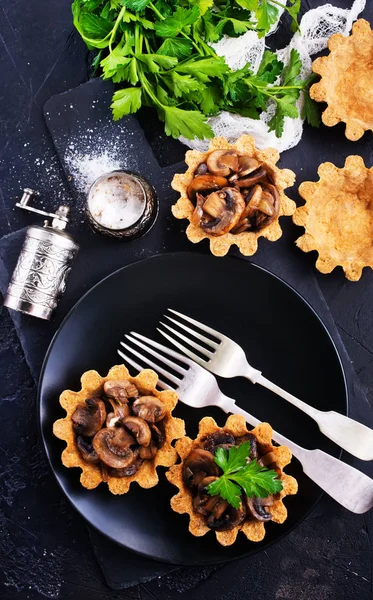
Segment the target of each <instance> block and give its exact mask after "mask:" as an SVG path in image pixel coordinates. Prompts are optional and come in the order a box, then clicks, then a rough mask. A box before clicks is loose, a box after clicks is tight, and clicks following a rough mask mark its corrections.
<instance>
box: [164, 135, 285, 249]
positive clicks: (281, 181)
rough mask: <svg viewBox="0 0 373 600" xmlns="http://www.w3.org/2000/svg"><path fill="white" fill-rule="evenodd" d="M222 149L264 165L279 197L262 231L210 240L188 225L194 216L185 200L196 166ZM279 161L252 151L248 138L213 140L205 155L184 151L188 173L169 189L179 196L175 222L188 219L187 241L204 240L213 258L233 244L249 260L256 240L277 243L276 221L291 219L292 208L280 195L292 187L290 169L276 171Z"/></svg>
mask: <svg viewBox="0 0 373 600" xmlns="http://www.w3.org/2000/svg"><path fill="white" fill-rule="evenodd" d="M223 148H227V149H228V148H232V149H235V150H236V151H237V153H238V154H239V155H240V156H242V155H245V154H246V155H249V156H251V157H253V158H256V159H257V160H258V161H259V162H261V163H265V164H266V166H267V167H268V170H269V171H270V173H271V175H272V177H273V180H274V184H275V186H276V187H277V189H278V192H279V195H280V212H279V216H278V217H277V219H276V220H275V221H273V222H272V223H270V225H268V226H267V227H263V229H260V230H259V231H257V232H252V231H244V232H243V233H235V234H234V233H226V234H224V235H222V236H212V235H209V234H207V233H205V232H204V231H203V230H202V229H201V227H199V226H198V225H194V224H193V223H191V222H190V220H191V218H192V215H193V212H194V205H193V203H192V202H191V201H190V200H189V198H188V194H187V188H188V185H189V184H190V183H191V181H192V180H193V179H194V173H195V170H196V168H197V167H198V165H199V164H200V163H201V162H205V160H206V158H207V156H208V155H209V154H211V152H212V151H213V150H218V149H223ZM279 158H280V153H279V152H278V150H275V149H274V148H266V149H265V150H258V149H257V148H256V147H255V140H254V138H253V137H252V136H250V135H241V136H240V137H239V138H238V140H237V141H236V142H235V143H234V144H230V143H229V142H228V141H227V140H226V138H224V137H216V138H214V139H213V140H212V141H211V143H210V147H209V150H208V151H207V152H199V151H198V150H188V151H187V153H186V155H185V162H186V164H187V165H188V170H187V171H186V172H185V173H182V174H180V173H177V174H176V175H175V176H174V178H173V180H172V182H171V186H172V187H173V189H174V190H176V191H177V192H179V193H180V198H179V200H178V201H177V202H176V204H174V205H173V206H172V209H171V210H172V214H173V215H174V217H176V218H177V219H188V221H189V225H188V227H187V230H186V235H187V237H188V239H189V240H190V241H191V242H193V243H194V244H196V243H198V242H200V241H201V240H203V239H206V238H207V239H208V240H209V241H210V250H211V253H212V254H214V255H215V256H224V255H225V254H227V252H228V251H229V248H230V247H231V246H232V245H234V244H236V246H237V247H238V248H239V250H240V252H241V253H242V254H243V255H244V256H251V255H252V254H255V252H256V251H257V249H258V239H259V238H260V237H264V238H266V239H267V240H270V241H271V242H275V241H276V240H278V239H279V238H280V237H281V235H282V229H281V226H280V223H279V217H281V216H291V215H292V214H293V213H294V211H295V208H296V204H295V202H293V200H290V198H288V197H287V196H286V195H285V194H284V189H285V188H288V187H290V186H292V185H293V184H294V181H295V173H293V171H290V169H279V168H278V167H276V163H277V162H278V160H279Z"/></svg>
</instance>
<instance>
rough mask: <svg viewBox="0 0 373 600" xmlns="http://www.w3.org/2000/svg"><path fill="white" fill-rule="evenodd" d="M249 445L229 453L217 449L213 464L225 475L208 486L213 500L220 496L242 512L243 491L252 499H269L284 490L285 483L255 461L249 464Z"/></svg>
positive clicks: (235, 448) (273, 472) (248, 443)
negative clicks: (240, 508)
mask: <svg viewBox="0 0 373 600" xmlns="http://www.w3.org/2000/svg"><path fill="white" fill-rule="evenodd" d="M249 454H250V442H244V443H243V444H240V445H239V446H238V447H235V446H232V448H229V450H228V451H227V450H224V448H218V449H217V451H216V453H215V457H214V460H215V462H216V464H217V465H218V466H219V467H220V468H221V470H222V471H223V474H222V475H221V476H220V477H219V478H218V479H216V480H215V481H213V482H212V483H210V484H209V485H208V486H207V491H208V493H209V494H210V496H217V495H219V496H221V497H222V498H224V500H226V501H227V502H229V504H231V505H232V506H233V507H234V508H239V506H240V502H241V495H242V490H243V491H244V493H245V494H246V495H247V496H249V498H252V497H253V496H255V497H257V498H266V497H267V496H269V495H270V494H276V493H277V492H280V491H281V490H282V481H281V479H279V477H278V474H277V473H276V471H273V470H271V469H267V468H266V467H262V466H261V465H259V464H258V463H257V461H256V460H255V459H254V460H253V461H251V462H250V463H248V462H247V458H248V456H249Z"/></svg>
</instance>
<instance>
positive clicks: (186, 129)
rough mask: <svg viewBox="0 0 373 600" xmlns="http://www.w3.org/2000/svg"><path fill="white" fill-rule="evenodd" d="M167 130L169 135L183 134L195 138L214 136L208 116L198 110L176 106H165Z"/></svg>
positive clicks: (175, 136) (191, 138) (177, 136)
mask: <svg viewBox="0 0 373 600" xmlns="http://www.w3.org/2000/svg"><path fill="white" fill-rule="evenodd" d="M164 118H165V130H166V133H167V135H172V137H174V138H179V137H180V136H181V135H182V136H183V137H185V138H188V139H190V140H193V139H195V138H198V139H204V138H206V139H209V138H213V137H214V132H213V131H212V129H211V127H210V125H208V124H207V123H206V117H205V115H204V114H203V113H201V112H199V111H198V110H183V109H181V108H177V107H176V106H167V107H166V106H165V107H164Z"/></svg>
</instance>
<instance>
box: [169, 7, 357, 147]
mask: <svg viewBox="0 0 373 600" xmlns="http://www.w3.org/2000/svg"><path fill="white" fill-rule="evenodd" d="M365 4H366V0H355V1H354V2H353V4H352V6H351V9H343V8H337V7H336V6H332V5H331V4H325V5H324V6H319V7H318V8H314V9H312V10H309V11H308V12H307V13H306V14H305V15H304V16H303V17H302V20H301V22H300V32H297V33H295V34H294V36H293V38H292V40H291V42H290V44H289V45H288V46H287V47H286V48H283V49H282V50H278V51H277V55H278V57H279V58H280V60H282V61H283V62H284V63H286V62H287V60H288V57H289V54H290V50H291V49H292V48H296V49H297V50H298V52H299V54H300V57H301V60H302V64H303V69H302V73H301V75H302V77H306V76H307V75H309V74H310V73H311V67H312V60H311V56H312V55H313V54H316V53H317V52H320V50H323V49H324V48H326V45H327V41H328V39H329V38H330V36H331V35H333V34H334V33H341V34H343V35H348V34H349V33H350V31H351V27H352V23H353V22H354V21H355V20H356V19H357V17H358V15H359V14H360V13H361V12H362V11H363V10H364V8H365ZM282 13H283V10H281V12H279V19H278V20H280V18H281V15H282ZM277 25H278V22H277V23H275V25H273V27H272V29H271V31H270V33H269V34H268V35H270V34H271V33H273V32H274V31H275V30H276V28H277ZM214 48H215V50H216V52H217V54H219V55H220V56H224V57H225V59H226V61H227V63H228V65H229V66H230V67H231V68H232V69H240V68H241V67H243V66H244V65H245V64H246V63H247V62H249V63H250V64H251V65H252V70H253V71H254V72H256V71H257V69H258V67H259V65H260V62H261V60H262V56H263V53H264V50H265V38H261V39H259V38H258V36H257V34H256V33H255V31H248V32H247V33H245V34H244V35H242V36H241V37H239V38H229V37H224V38H223V39H222V40H220V41H219V42H218V43H217V44H215V45H214ZM302 104H303V98H302V95H301V97H300V98H299V100H298V103H297V106H298V111H299V114H300V113H301V110H302ZM273 111H274V107H273V106H272V107H271V106H268V110H267V111H266V112H263V113H262V114H261V115H260V119H259V120H254V119H250V118H248V117H241V116H240V115H234V114H232V113H228V112H225V111H222V112H221V113H219V114H218V115H216V116H214V117H210V118H209V119H208V122H209V124H210V125H211V127H212V129H213V131H214V134H215V135H222V136H224V137H226V138H227V139H228V141H229V142H231V143H233V142H235V141H236V140H237V138H238V137H239V136H240V135H242V134H243V133H247V134H250V135H252V136H253V137H254V138H255V140H256V145H257V147H258V148H266V147H268V146H271V147H272V148H277V149H278V150H279V151H280V152H283V151H284V150H288V149H289V148H292V147H293V146H296V145H297V144H298V142H299V141H300V139H301V137H302V133H303V121H302V119H301V118H300V117H298V118H297V119H291V118H289V117H285V126H284V133H283V135H282V137H281V138H277V137H276V135H275V132H274V131H268V127H267V123H268V121H269V120H270V119H271V117H272V115H273ZM180 140H181V141H182V142H183V143H184V144H186V145H187V146H189V147H190V148H194V149H196V150H200V151H201V152H205V151H206V150H207V148H208V145H209V142H208V141H207V140H188V139H185V138H180Z"/></svg>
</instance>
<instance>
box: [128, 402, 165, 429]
mask: <svg viewBox="0 0 373 600" xmlns="http://www.w3.org/2000/svg"><path fill="white" fill-rule="evenodd" d="M132 411H133V412H134V413H135V415H136V416H138V417H141V418H142V419H144V420H145V421H147V422H148V423H157V422H158V421H161V419H163V417H164V416H165V414H166V409H165V407H164V404H163V402H162V401H161V400H159V398H156V397H155V396H140V397H139V398H138V399H137V400H135V402H134V403H133V405H132Z"/></svg>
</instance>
